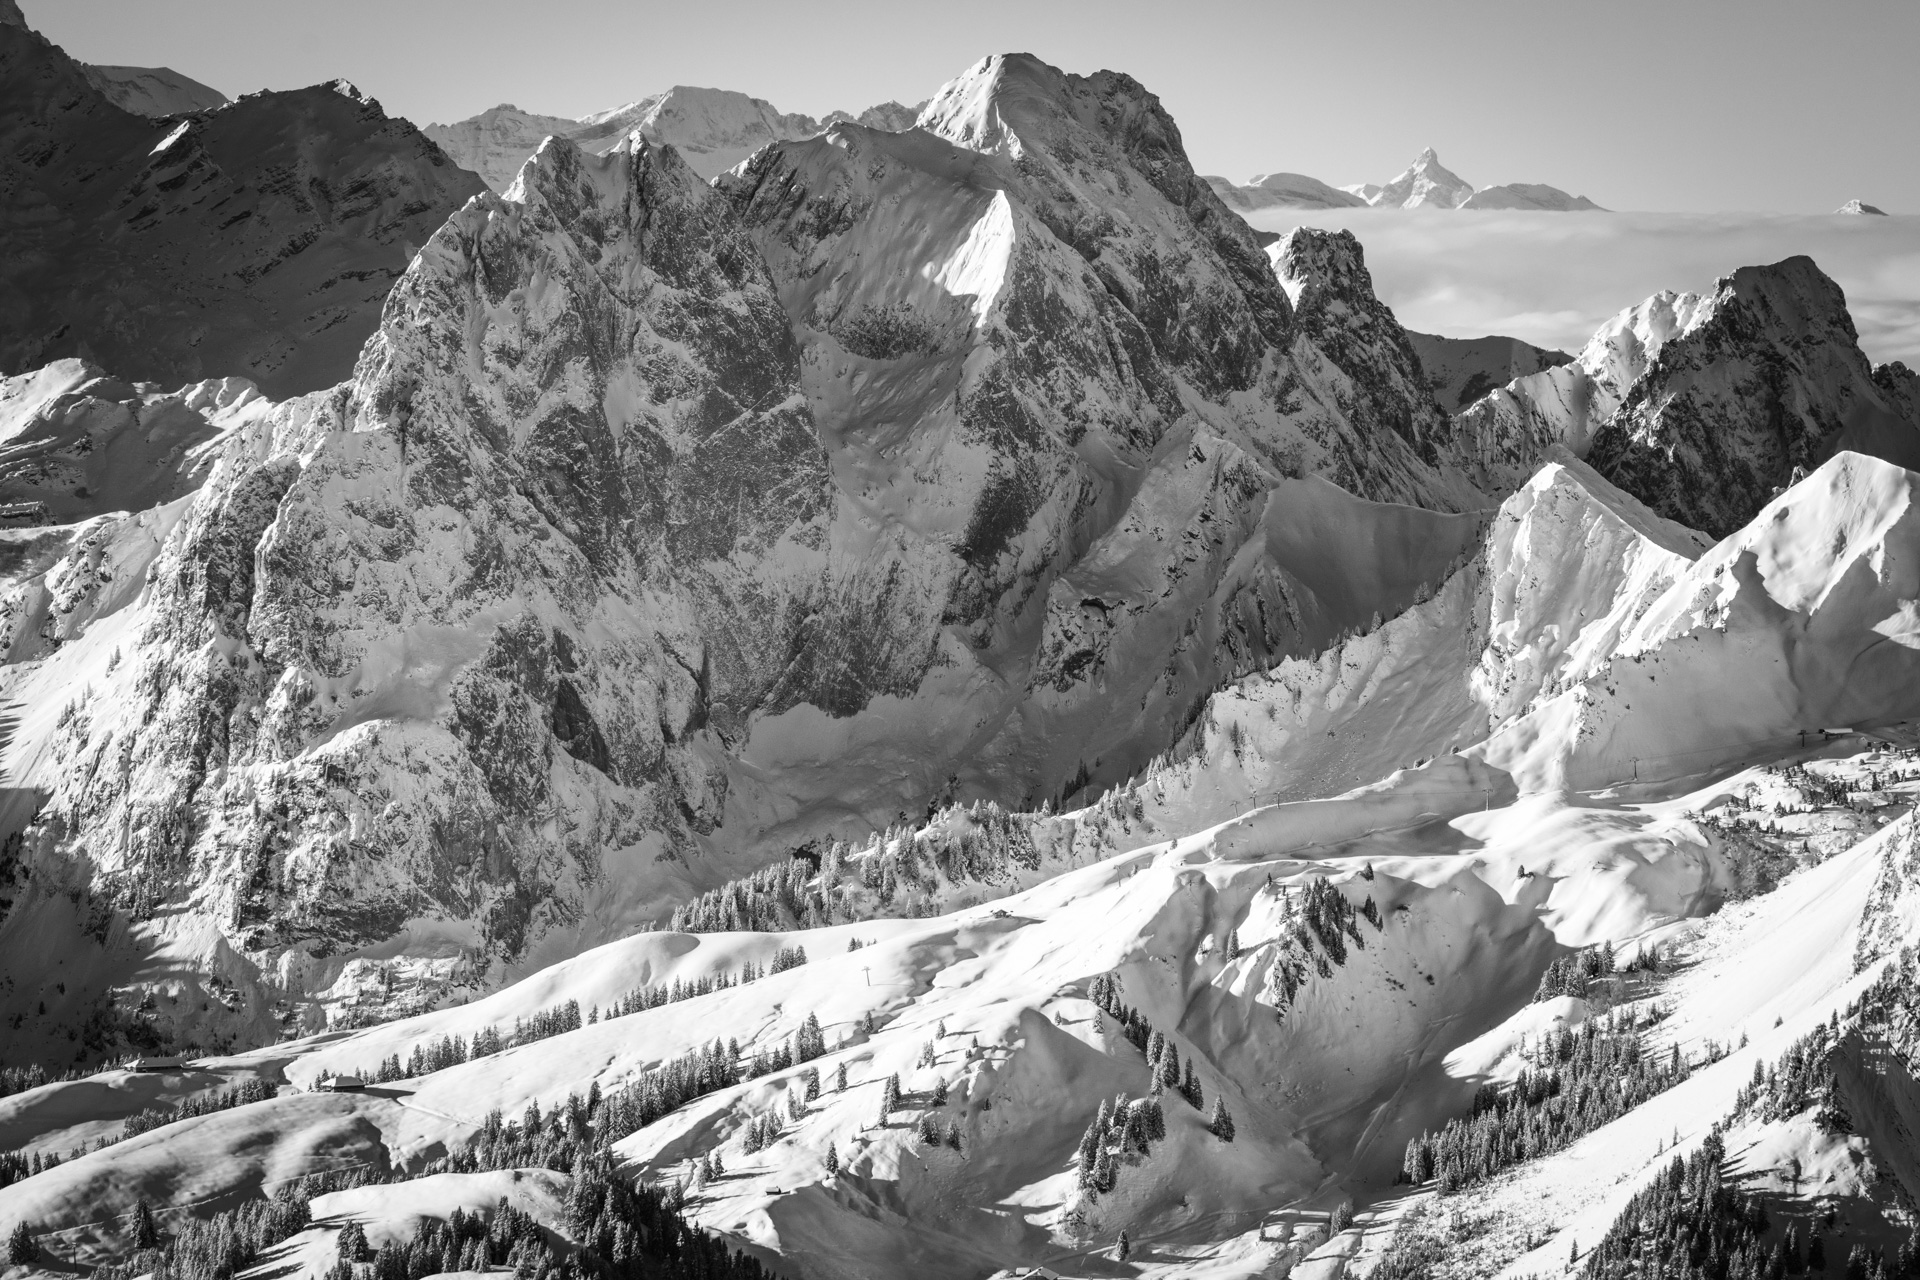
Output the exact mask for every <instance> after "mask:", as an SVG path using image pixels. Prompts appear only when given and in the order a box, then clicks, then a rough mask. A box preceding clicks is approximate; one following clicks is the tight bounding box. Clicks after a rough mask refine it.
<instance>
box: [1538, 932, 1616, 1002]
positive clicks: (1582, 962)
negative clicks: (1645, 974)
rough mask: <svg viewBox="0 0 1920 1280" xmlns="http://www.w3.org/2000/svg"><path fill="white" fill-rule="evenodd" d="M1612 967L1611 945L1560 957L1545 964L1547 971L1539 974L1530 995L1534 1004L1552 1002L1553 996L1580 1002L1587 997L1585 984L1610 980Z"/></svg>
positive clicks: (1603, 945)
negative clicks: (1536, 983)
mask: <svg viewBox="0 0 1920 1280" xmlns="http://www.w3.org/2000/svg"><path fill="white" fill-rule="evenodd" d="M1615 966H1616V961H1615V958H1614V954H1613V943H1611V942H1603V943H1601V944H1600V945H1599V946H1597V947H1588V948H1586V949H1585V950H1584V951H1576V952H1574V953H1573V954H1572V955H1570V956H1562V957H1560V958H1559V959H1558V960H1555V961H1554V962H1553V963H1551V964H1549V965H1548V966H1547V971H1546V972H1545V973H1543V974H1541V975H1540V986H1539V989H1538V990H1536V991H1535V992H1534V993H1533V999H1534V1002H1535V1003H1539V1002H1540V1001H1543V1000H1552V999H1553V998H1555V997H1556V996H1574V997H1576V998H1578V999H1581V1000H1584V999H1586V998H1587V987H1588V984H1590V983H1592V982H1593V981H1594V980H1595V979H1598V978H1609V977H1612V976H1613V972H1614V969H1615Z"/></svg>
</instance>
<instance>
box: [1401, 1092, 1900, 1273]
mask: <svg viewBox="0 0 1920 1280" xmlns="http://www.w3.org/2000/svg"><path fill="white" fill-rule="evenodd" d="M1726 1158H1727V1148H1726V1140H1725V1138H1724V1137H1723V1136H1722V1134H1721V1131H1720V1130H1719V1129H1718V1128H1716V1129H1715V1130H1714V1131H1713V1132H1712V1133H1710V1134H1708V1135H1707V1138H1706V1140H1705V1141H1704V1142H1702V1143H1701V1144H1700V1148H1699V1149H1698V1150H1697V1151H1695V1152H1694V1153H1693V1154H1692V1155H1690V1156H1688V1157H1687V1158H1686V1159H1685V1160H1682V1159H1680V1158H1679V1157H1678V1156H1675V1157H1674V1159H1673V1161H1672V1163H1671V1164H1669V1165H1668V1166H1667V1167H1666V1169H1664V1170H1663V1171H1662V1172H1661V1173H1660V1174H1658V1175H1657V1176H1656V1177H1655V1178H1654V1181H1653V1183H1652V1185H1650V1186H1648V1187H1646V1188H1645V1189H1644V1190H1642V1191H1641V1192H1639V1193H1638V1194H1637V1195H1635V1196H1634V1197H1633V1199H1632V1200H1630V1201H1628V1202H1627V1207H1626V1208H1625V1209H1623V1210H1621V1212H1620V1216H1619V1217H1617V1218H1615V1219H1614V1221H1613V1225H1612V1226H1611V1227H1609V1228H1608V1229H1607V1234H1606V1235H1605V1236H1603V1237H1601V1239H1600V1243H1599V1244H1597V1245H1595V1246H1594V1248H1593V1250H1592V1251H1591V1252H1590V1253H1589V1254H1588V1255H1587V1259H1586V1264H1585V1269H1584V1274H1585V1275H1586V1277H1587V1280H1641V1278H1644V1280H1779V1278H1780V1277H1782V1276H1790V1275H1796V1276H1797V1275H1804V1274H1807V1273H1813V1274H1816V1275H1818V1274H1821V1273H1825V1272H1827V1270H1828V1269H1829V1267H1830V1266H1832V1265H1833V1263H1835V1262H1838V1261H1839V1259H1837V1258H1830V1257H1829V1250H1828V1247H1827V1243H1826V1241H1825V1240H1824V1239H1823V1238H1822V1237H1821V1235H1820V1233H1819V1229H1818V1227H1817V1226H1816V1225H1814V1224H1812V1223H1809V1224H1808V1226H1807V1231H1806V1235H1805V1237H1804V1243H1803V1237H1802V1234H1801V1229H1800V1226H1799V1224H1797V1223H1789V1224H1788V1225H1787V1227H1786V1229H1785V1230H1784V1231H1781V1232H1779V1233H1778V1238H1777V1239H1775V1240H1773V1242H1772V1243H1771V1244H1769V1243H1768V1242H1767V1240H1766V1238H1765V1237H1767V1236H1768V1235H1769V1234H1770V1229H1771V1226H1772V1223H1771V1222H1770V1221H1769V1218H1768V1215H1767V1210H1766V1206H1765V1205H1763V1204H1761V1203H1760V1202H1759V1201H1758V1200H1756V1199H1754V1198H1753V1197H1751V1196H1747V1195H1744V1194H1742V1193H1740V1192H1738V1191H1736V1190H1734V1189H1733V1188H1731V1187H1729V1186H1727V1185H1726V1183H1725V1182H1724V1181H1723V1179H1722V1175H1721V1169H1722V1166H1723V1165H1724V1163H1725V1161H1726ZM1836 1252H1837V1250H1836ZM1844 1268H1845V1270H1844V1274H1845V1276H1846V1277H1847V1280H1920V1238H1917V1237H1915V1236H1911V1235H1910V1236H1909V1237H1908V1238H1907V1240H1906V1242H1905V1243H1904V1244H1902V1245H1901V1247H1900V1249H1899V1251H1898V1253H1897V1254H1896V1255H1895V1256H1894V1257H1893V1258H1892V1259H1889V1258H1888V1257H1887V1256H1886V1254H1885V1252H1884V1251H1883V1250H1880V1249H1869V1248H1867V1247H1866V1246H1865V1245H1862V1244H1858V1243H1856V1244H1854V1245H1852V1246H1851V1247H1850V1248H1849V1249H1848V1251H1847V1256H1846V1260H1845V1263H1844ZM1375 1274H1376V1276H1377V1275H1378V1274H1379V1273H1377V1272H1376V1273H1375Z"/></svg>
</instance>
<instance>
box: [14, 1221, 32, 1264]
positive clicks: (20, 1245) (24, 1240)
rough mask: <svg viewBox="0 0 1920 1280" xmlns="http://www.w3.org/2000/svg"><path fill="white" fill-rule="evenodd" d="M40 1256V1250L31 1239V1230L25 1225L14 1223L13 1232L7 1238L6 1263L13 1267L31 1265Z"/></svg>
mask: <svg viewBox="0 0 1920 1280" xmlns="http://www.w3.org/2000/svg"><path fill="white" fill-rule="evenodd" d="M39 1256H40V1249H39V1246H38V1245H37V1244H35V1242H34V1239H33V1229H32V1228H31V1227H29V1226H27V1224H26V1223H24V1222H20V1223H15V1224H14V1228H13V1231H12V1233H11V1234H10V1235H8V1236H7V1261H8V1263H10V1264H11V1265H13V1266H16V1267H24V1266H29V1265H31V1264H32V1263H33V1262H34V1260H35V1259H37V1258H38V1257H39Z"/></svg>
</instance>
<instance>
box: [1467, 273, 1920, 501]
mask: <svg viewBox="0 0 1920 1280" xmlns="http://www.w3.org/2000/svg"><path fill="white" fill-rule="evenodd" d="M1910 385H1911V375H1910V374H1909V375H1904V376H1903V374H1902V373H1901V372H1900V371H1899V369H1897V368H1896V367H1894V366H1888V367H1886V368H1885V369H1883V370H1881V371H1878V372H1876V371H1875V370H1873V369H1872V368H1871V367H1870V366H1869V364H1868V362H1867V359H1866V357H1865V356H1864V355H1862V354H1861V351H1860V347H1859V342H1858V338H1857V335H1856V334H1855V331H1854V327H1853V321H1852V318H1851V317H1850V316H1849V315H1848V314H1847V309H1846V299H1845V297H1844V296H1843V295H1842V293H1841V292H1840V288H1839V286H1838V285H1836V284H1834V283H1833V281H1832V280H1830V279H1828V278H1827V277H1826V276H1825V275H1823V274H1822V273H1821V272H1820V270H1819V268H1818V267H1817V266H1815V265H1814V263H1813V261H1812V260H1811V259H1808V258H1789V259H1787V260H1785V261H1784V262H1778V263H1774V264H1773V265H1771V266H1765V267H1743V268H1741V269H1740V270H1739V271H1737V272H1735V273H1734V274H1733V275H1731V276H1728V277H1726V278H1724V279H1722V280H1721V281H1720V282H1719V284H1718V286H1717V287H1716V288H1715V290H1714V292H1713V293H1712V294H1710V295H1701V294H1673V293H1661V294H1656V295H1654V296H1653V297H1652V298H1649V299H1647V301H1645V302H1643V303H1640V304H1639V305H1637V306H1635V307H1631V308H1629V309H1628V310H1626V311H1623V312H1621V313H1620V314H1619V315H1618V316H1616V317H1615V318H1614V319H1613V320H1612V321H1610V322H1608V324H1607V325H1606V326H1604V327H1603V328H1602V329H1601V330H1600V331H1599V332H1598V333H1596V334H1595V335H1594V337H1593V339H1592V340H1591V341H1589V342H1588V344H1587V346H1586V347H1585V348H1584V349H1583V350H1582V351H1581V353H1580V355H1579V356H1578V358H1577V359H1576V360H1575V361H1574V362H1573V363H1572V364H1570V365H1565V366H1562V367H1560V368H1556V369H1550V370H1548V371H1546V372H1543V373H1539V374H1535V375H1532V376H1530V377H1525V378H1520V379H1517V380H1515V381H1514V382H1512V383H1510V384H1509V385H1508V386H1507V387H1505V388H1503V389H1501V390H1499V391H1496V392H1493V393H1492V394H1490V395H1489V396H1487V397H1486V398H1485V399H1483V400H1481V401H1480V402H1478V403H1477V404H1474V405H1472V406H1471V407H1469V408H1468V409H1467V410H1466V411H1464V412H1463V413H1462V414H1460V415H1459V416H1458V417H1457V418H1456V419H1455V424H1456V436H1455V443H1454V446H1453V453H1452V456H1453V457H1454V458H1455V459H1456V460H1457V461H1458V462H1459V463H1460V465H1462V466H1463V467H1464V468H1465V469H1466V470H1467V471H1468V473H1469V474H1470V475H1472V476H1473V477H1474V478H1475V479H1476V480H1477V481H1478V482H1479V483H1481V484H1482V485H1483V486H1485V487H1487V488H1491V489H1499V488H1503V487H1507V486H1509V485H1511V484H1515V483H1518V482H1519V481H1520V479H1522V478H1523V477H1524V475H1525V474H1526V473H1527V472H1529V471H1530V470H1531V469H1532V468H1533V467H1534V466H1535V465H1536V464H1537V461H1538V459H1540V458H1541V457H1544V456H1546V453H1547V451H1548V450H1550V449H1551V448H1553V447H1554V446H1557V445H1563V446H1565V447H1566V448H1568V449H1570V450H1572V452H1573V453H1575V454H1576V455H1578V456H1582V457H1585V458H1587V460H1588V461H1589V462H1591V463H1592V464H1593V466H1594V467H1595V469H1596V470H1598V471H1599V472H1600V473H1601V474H1603V475H1605V476H1606V477H1607V478H1608V479H1610V480H1612V481H1613V482H1614V483H1615V484H1618V485H1619V486H1620V487H1621V488H1623V489H1625V490H1627V491H1628V492H1629V493H1631V494H1633V495H1634V496H1635V497H1637V498H1639V499H1641V500H1642V501H1643V502H1646V503H1647V504H1648V505H1649V506H1651V507H1652V508H1654V510H1656V511H1658V512H1659V513H1660V514H1662V515H1664V516H1667V517H1668V518H1670V519H1674V520H1678V521H1680V522H1681V523H1682V524H1686V525H1688V526H1690V527H1693V528H1696V529H1701V530H1704V531H1706V532H1708V533H1711V534H1714V535H1715V536H1724V535H1726V534H1728V533H1730V532H1732V531H1733V530H1734V529H1737V528H1739V527H1740V526H1741V525H1743V524H1745V523H1746V522H1747V521H1748V520H1749V519H1751V518H1752V517H1753V515H1754V513H1755V512H1757V511H1758V510H1759V509H1760V508H1761V507H1762V506H1763V505H1764V504H1765V503H1766V502H1767V501H1768V500H1769V499H1770V498H1771V497H1772V496H1773V495H1774V494H1775V493H1776V492H1778V491H1779V490H1780V489H1781V488H1783V487H1784V486H1786V485H1788V484H1789V483H1791V482H1792V481H1793V479H1794V478H1795V477H1796V475H1799V474H1805V473H1806V472H1807V471H1810V470H1811V469H1813V468H1814V467H1817V466H1818V465H1819V464H1820V463H1821V462H1823V461H1825V460H1826V459H1827V458H1829V457H1832V456H1833V454H1834V453H1836V452H1838V451H1840V450H1845V449H1851V450H1853V451H1855V452H1859V453H1864V454H1867V455H1870V456H1873V457H1878V458H1883V459H1885V460H1887V461H1890V462H1894V463H1897V464H1899V465H1901V466H1914V465H1920V417H1916V416H1915V415H1914V413H1913V411H1912V409H1911V408H1910V407H1908V406H1910V404H1911V396H1910V392H1907V391H1905V390H1903V389H1904V388H1906V387H1908V386H1910Z"/></svg>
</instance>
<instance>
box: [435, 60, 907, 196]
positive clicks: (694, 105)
mask: <svg viewBox="0 0 1920 1280" xmlns="http://www.w3.org/2000/svg"><path fill="white" fill-rule="evenodd" d="M917 112H918V108H915V107H907V106H902V105H901V104H900V103H898V102H885V103H881V104H880V105H879V106H877V107H869V108H867V109H866V110H865V111H862V112H861V113H860V114H859V115H857V116H856V115H851V114H849V113H847V112H844V111H833V112H829V113H828V114H827V115H826V117H825V118H824V119H820V120H815V119H814V118H813V117H812V116H807V115H800V114H797V113H789V112H781V111H778V110H775V108H774V107H773V105H772V104H771V103H769V102H765V101H762V100H761V99H759V98H750V97H748V96H747V95H746V94H744V93H739V92H736V91H734V90H731V89H699V88H693V87H690V86H687V85H676V86H674V87H673V88H671V89H668V90H667V91H666V92H665V93H656V94H651V95H649V96H648V97H645V98H641V99H640V100H638V101H637V102H630V103H628V104H626V105H625V106H622V107H614V108H612V109H611V110H607V111H596V112H594V113H592V114H590V115H585V116H581V117H580V118H579V119H578V120H570V119H567V118H565V117H562V116H542V115H535V114H533V113H532V112H527V111H522V110H520V108H518V107H515V106H512V105H510V104H503V105H501V106H497V107H491V108H489V109H487V110H486V111H483V112H481V113H480V114H479V115H477V116H472V117H469V118H468V119H465V120H460V121H456V122H455V123H453V124H430V125H428V126H427V127H426V130H425V132H426V135H427V136H428V137H429V138H431V139H433V140H434V141H435V142H436V143H438V144H439V145H440V146H441V147H442V148H444V149H445V150H446V152H447V154H448V155H450V156H452V157H453V159H454V162H455V163H456V164H458V165H460V166H461V167H462V168H464V169H469V170H472V171H473V172H474V173H477V174H479V175H480V176H481V178H483V179H484V180H485V181H486V183H487V185H488V186H489V187H491V188H493V189H494V190H495V191H500V192H504V191H505V190H506V189H507V188H508V187H509V186H511V185H512V183H513V180H514V178H515V177H516V176H518V175H519V172H520V166H521V165H523V164H525V163H526V161H527V158H528V157H529V156H531V155H533V153H534V152H535V151H536V150H538V149H539V146H540V143H541V142H542V141H544V140H545V139H547V138H549V137H560V138H566V139H569V140H571V141H572V142H575V143H577V144H578V145H579V146H580V147H581V148H582V149H583V150H586V151H588V152H592V153H595V154H601V153H605V152H606V151H609V150H611V149H612V148H613V147H615V146H616V145H618V144H619V143H620V142H621V141H622V140H623V139H625V138H626V137H628V136H629V135H631V134H634V133H636V132H637V133H638V134H639V136H640V137H642V138H645V139H646V140H647V141H648V142H651V143H656V144H658V143H667V144H670V145H671V146H673V148H674V149H675V150H677V151H678V152H679V153H680V158H681V159H682V160H684V161H685V162H686V164H687V167H688V168H689V169H692V170H693V171H694V172H695V173H697V174H699V175H700V177H702V178H713V177H715V176H717V175H719V174H722V173H725V172H726V171H727V170H728V169H731V168H733V167H734V166H735V165H737V164H739V163H740V162H741V161H742V160H745V159H746V158H747V157H748V156H750V155H752V154H753V153H754V152H756V151H758V150H759V149H760V148H761V147H764V146H766V145H767V144H768V143H770V142H786V141H792V140H795V139H800V138H811V137H813V136H815V135H816V134H818V133H820V132H821V131H822V130H823V129H825V128H827V127H828V126H829V125H832V124H835V123H837V122H839V121H842V120H850V121H853V122H855V123H857V124H863V125H867V126H868V127H870V128H875V129H883V130H886V131H887V132H890V133H898V132H900V131H901V130H904V129H911V128H912V127H913V122H914V116H915V115H916V114H917Z"/></svg>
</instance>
